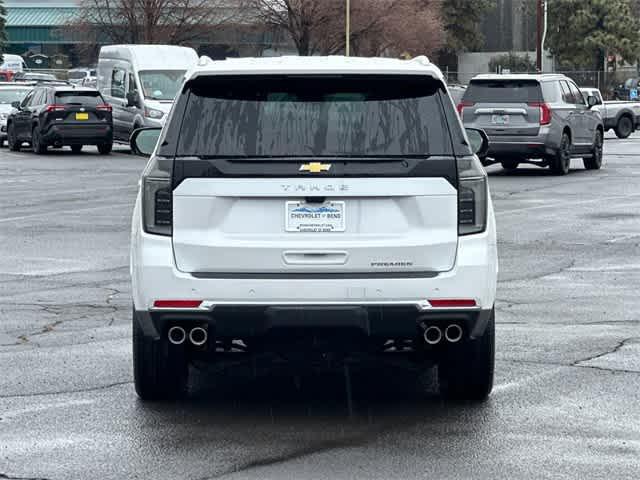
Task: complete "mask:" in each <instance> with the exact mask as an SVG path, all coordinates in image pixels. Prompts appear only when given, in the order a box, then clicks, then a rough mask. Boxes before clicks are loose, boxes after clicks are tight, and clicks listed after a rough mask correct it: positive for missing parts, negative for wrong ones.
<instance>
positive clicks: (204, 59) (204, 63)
mask: <svg viewBox="0 0 640 480" xmlns="http://www.w3.org/2000/svg"><path fill="white" fill-rule="evenodd" d="M212 62H213V60H211V57H208V56H207V55H202V56H201V57H200V58H199V59H198V66H199V67H205V66H207V65H209V64H210V63H212Z"/></svg>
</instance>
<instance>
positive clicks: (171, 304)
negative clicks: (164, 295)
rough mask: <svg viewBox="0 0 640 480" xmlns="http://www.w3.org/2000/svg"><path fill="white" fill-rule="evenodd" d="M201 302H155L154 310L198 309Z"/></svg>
mask: <svg viewBox="0 0 640 480" xmlns="http://www.w3.org/2000/svg"><path fill="white" fill-rule="evenodd" d="M200 305H202V300H156V301H155V302H153V306H154V308H198V307H199V306H200Z"/></svg>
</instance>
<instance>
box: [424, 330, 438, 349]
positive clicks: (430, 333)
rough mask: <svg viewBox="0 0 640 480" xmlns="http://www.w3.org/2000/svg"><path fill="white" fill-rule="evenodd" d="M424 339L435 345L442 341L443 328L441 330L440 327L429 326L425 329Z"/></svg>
mask: <svg viewBox="0 0 640 480" xmlns="http://www.w3.org/2000/svg"><path fill="white" fill-rule="evenodd" d="M423 336H424V341H425V342H427V343H428V344H429V345H435V344H437V343H440V340H442V330H440V329H439V328H438V327H434V326H431V327H427V328H425V330H424V334H423Z"/></svg>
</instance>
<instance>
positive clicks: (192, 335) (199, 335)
mask: <svg viewBox="0 0 640 480" xmlns="http://www.w3.org/2000/svg"><path fill="white" fill-rule="evenodd" d="M207 336H208V335H207V331H206V330H205V329H204V328H202V327H195V328H192V329H191V331H190V332H189V340H190V341H191V343H192V344H193V345H195V346H196V347H199V346H201V345H204V344H205V343H207Z"/></svg>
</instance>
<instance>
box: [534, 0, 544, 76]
mask: <svg viewBox="0 0 640 480" xmlns="http://www.w3.org/2000/svg"><path fill="white" fill-rule="evenodd" d="M543 1H544V0H538V1H537V2H536V3H537V7H536V11H537V20H538V21H537V27H538V28H537V29H536V33H537V38H536V40H537V43H536V68H537V69H538V71H539V72H541V71H542V21H543V18H542V17H543V11H542V2H543Z"/></svg>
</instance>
